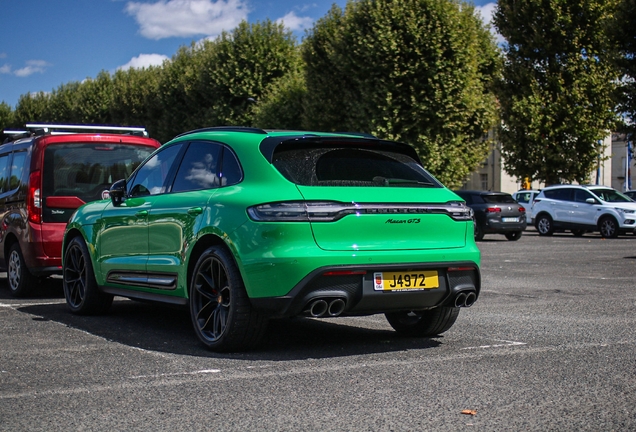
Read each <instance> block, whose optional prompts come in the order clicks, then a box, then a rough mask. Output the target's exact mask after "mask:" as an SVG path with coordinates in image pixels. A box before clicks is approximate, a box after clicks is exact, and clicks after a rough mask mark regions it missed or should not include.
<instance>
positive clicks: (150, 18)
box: [125, 0, 249, 39]
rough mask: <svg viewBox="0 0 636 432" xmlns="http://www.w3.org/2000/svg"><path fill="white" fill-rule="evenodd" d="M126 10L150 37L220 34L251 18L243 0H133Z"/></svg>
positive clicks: (143, 32) (143, 33)
mask: <svg viewBox="0 0 636 432" xmlns="http://www.w3.org/2000/svg"><path fill="white" fill-rule="evenodd" d="M125 11H126V12H127V13H128V14H129V15H131V16H133V17H134V18H135V20H136V21H137V23H138V24H139V28H140V29H139V31H140V32H141V34H142V35H143V36H144V37H147V38H148V39H163V38H168V37H189V36H194V35H206V36H217V35H219V34H220V33H221V32H222V31H223V30H226V31H230V30H232V29H234V28H235V27H236V26H238V25H239V24H240V22H241V21H243V20H246V19H247V14H248V12H249V10H248V8H247V5H246V4H245V3H244V2H243V0H216V1H213V0H160V1H158V2H156V3H139V2H129V3H127V4H126V8H125Z"/></svg>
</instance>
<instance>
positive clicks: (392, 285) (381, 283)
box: [373, 270, 439, 291]
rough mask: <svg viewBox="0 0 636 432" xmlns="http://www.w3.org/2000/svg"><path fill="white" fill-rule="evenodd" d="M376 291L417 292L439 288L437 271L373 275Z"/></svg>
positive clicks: (378, 273)
mask: <svg viewBox="0 0 636 432" xmlns="http://www.w3.org/2000/svg"><path fill="white" fill-rule="evenodd" d="M373 287H374V289H375V290H376V291H392V290H418V289H420V290H421V289H432V288H438V287H439V276H438V274H437V270H419V271H409V272H376V273H373Z"/></svg>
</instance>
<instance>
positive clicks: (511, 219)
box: [501, 217, 519, 222]
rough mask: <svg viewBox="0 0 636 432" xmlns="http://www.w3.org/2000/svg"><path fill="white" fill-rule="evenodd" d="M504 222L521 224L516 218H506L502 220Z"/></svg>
mask: <svg viewBox="0 0 636 432" xmlns="http://www.w3.org/2000/svg"><path fill="white" fill-rule="evenodd" d="M501 221H502V222H519V219H517V218H516V217H505V218H501Z"/></svg>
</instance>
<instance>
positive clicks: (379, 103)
mask: <svg viewBox="0 0 636 432" xmlns="http://www.w3.org/2000/svg"><path fill="white" fill-rule="evenodd" d="M303 58H304V59H305V65H306V84H307V98H306V99H307V100H306V109H305V117H304V118H305V126H306V127H308V128H311V129H319V130H333V131H337V130H340V131H343V130H344V131H361V132H368V133H372V134H375V135H377V136H378V137H380V138H386V139H394V140H399V141H404V142H407V143H409V144H412V145H413V146H414V147H415V148H416V149H417V151H418V153H419V155H420V157H421V158H422V160H423V161H424V164H425V165H426V166H427V168H428V169H429V170H430V171H431V172H432V173H433V174H435V175H436V176H437V177H438V178H439V179H440V180H441V181H443V182H444V183H446V184H447V185H449V186H451V187H456V186H459V185H461V184H462V182H463V180H464V179H465V177H466V176H467V175H468V174H469V173H470V172H471V171H472V170H473V169H474V168H475V167H476V166H477V165H478V164H479V163H480V162H482V161H483V159H484V157H485V156H486V153H487V150H488V148H489V143H488V142H487V141H486V140H484V135H485V132H486V131H487V130H488V129H490V128H491V127H493V125H494V124H495V121H496V103H495V97H494V94H493V92H492V90H491V88H490V87H491V84H492V76H493V74H494V73H496V70H497V67H498V50H497V47H496V45H495V42H494V39H493V37H492V36H491V34H490V32H489V31H488V29H487V28H486V27H485V26H484V24H483V23H482V21H481V19H480V18H479V17H478V16H476V14H475V9H474V6H472V5H470V4H468V3H464V2H461V1H456V0H359V1H350V2H349V3H348V4H347V6H346V8H345V10H344V11H342V10H341V9H340V8H338V7H337V6H334V7H332V9H331V10H330V11H329V13H328V14H327V15H326V16H325V17H324V18H322V19H321V20H319V21H318V22H317V23H316V25H315V27H314V28H313V29H312V30H311V31H310V32H309V34H308V35H307V38H306V39H305V41H304V43H303Z"/></svg>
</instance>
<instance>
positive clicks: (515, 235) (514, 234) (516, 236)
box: [505, 231, 522, 241]
mask: <svg viewBox="0 0 636 432" xmlns="http://www.w3.org/2000/svg"><path fill="white" fill-rule="evenodd" d="M521 234H522V233H521V231H513V232H508V233H506V234H505V235H506V238H507V239H508V240H510V241H517V240H519V239H520V238H521Z"/></svg>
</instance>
